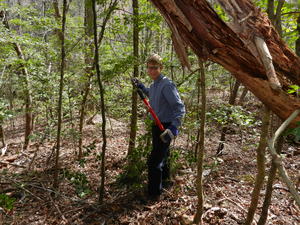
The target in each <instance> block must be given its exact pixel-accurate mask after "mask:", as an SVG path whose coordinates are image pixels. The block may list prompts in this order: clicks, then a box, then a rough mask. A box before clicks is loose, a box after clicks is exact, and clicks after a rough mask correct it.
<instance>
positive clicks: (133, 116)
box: [128, 0, 139, 155]
mask: <svg viewBox="0 0 300 225" xmlns="http://www.w3.org/2000/svg"><path fill="white" fill-rule="evenodd" d="M132 8H133V56H134V61H135V63H134V68H133V77H138V76H139V3H138V0H132ZM131 102H132V106H131V119H130V137H129V145H128V155H130V154H132V151H133V149H134V148H135V140H136V131H137V92H136V89H135V88H133V90H132V97H131Z"/></svg>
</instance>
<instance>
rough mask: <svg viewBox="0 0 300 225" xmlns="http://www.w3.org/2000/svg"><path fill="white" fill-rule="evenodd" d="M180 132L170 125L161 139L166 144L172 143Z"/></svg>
mask: <svg viewBox="0 0 300 225" xmlns="http://www.w3.org/2000/svg"><path fill="white" fill-rule="evenodd" d="M178 133H179V131H178V129H177V127H175V126H173V125H170V126H168V127H167V129H166V130H165V131H164V132H163V133H162V134H161V135H160V139H161V140H162V141H163V142H164V143H168V142H171V141H172V140H173V139H174V138H175V137H176V136H177V135H178Z"/></svg>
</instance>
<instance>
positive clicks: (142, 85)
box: [131, 78, 150, 97]
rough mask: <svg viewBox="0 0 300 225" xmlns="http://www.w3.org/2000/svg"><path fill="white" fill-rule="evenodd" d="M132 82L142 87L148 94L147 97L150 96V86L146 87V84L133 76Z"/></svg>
mask: <svg viewBox="0 0 300 225" xmlns="http://www.w3.org/2000/svg"><path fill="white" fill-rule="evenodd" d="M131 82H132V84H133V85H134V86H136V87H137V88H139V89H141V90H142V91H143V93H144V94H145V95H147V97H149V89H150V88H147V87H145V85H144V84H143V83H142V82H140V81H139V80H138V79H136V78H131Z"/></svg>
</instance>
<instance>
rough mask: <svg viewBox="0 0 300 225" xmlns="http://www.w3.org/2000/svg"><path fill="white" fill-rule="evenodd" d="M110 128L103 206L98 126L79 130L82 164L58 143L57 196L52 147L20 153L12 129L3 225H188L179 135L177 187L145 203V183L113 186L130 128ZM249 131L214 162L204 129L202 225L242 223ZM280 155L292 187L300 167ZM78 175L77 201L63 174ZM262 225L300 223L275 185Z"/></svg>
mask: <svg viewBox="0 0 300 225" xmlns="http://www.w3.org/2000/svg"><path fill="white" fill-rule="evenodd" d="M109 124H110V125H111V127H110V128H109V129H108V146H107V161H106V175H107V176H106V177H107V179H106V181H105V184H106V185H105V199H104V203H103V204H99V203H98V187H99V184H100V161H99V160H97V158H98V156H99V152H100V151H101V145H102V142H101V138H100V137H101V133H100V131H99V126H97V125H94V124H91V125H87V126H85V128H84V129H85V130H84V135H85V137H84V143H83V145H84V146H85V147H86V148H85V151H87V152H88V154H86V155H85V157H84V162H81V163H80V162H78V161H76V160H75V159H76V156H75V150H76V144H75V143H74V142H72V141H70V140H64V141H63V143H62V149H61V157H60V163H61V168H62V169H61V173H60V174H61V178H62V179H61V182H60V186H59V189H58V190H54V189H53V187H52V180H53V170H52V167H53V165H54V162H53V159H52V158H51V157H49V156H50V155H51V152H52V149H53V146H54V143H53V142H48V141H45V142H44V143H43V144H42V145H41V146H39V148H37V144H36V143H32V144H31V146H30V149H29V150H28V151H26V152H23V151H22V150H21V149H22V146H21V143H22V141H23V140H22V139H21V136H22V130H21V129H19V128H18V127H16V128H15V129H14V131H15V132H13V130H11V132H9V133H7V143H8V148H7V151H6V152H5V154H4V155H2V156H1V154H0V161H1V162H2V163H1V164H0V171H1V172H0V185H1V187H0V193H6V194H7V195H9V196H11V197H13V198H15V199H16V201H15V203H14V207H13V209H11V210H6V209H1V208H0V224H3V225H7V224H14V225H35V224H41V225H42V224H43V225H48V224H49V225H50V224H76V225H81V224H91V225H92V224H95V225H96V224H99V225H104V224H145V225H150V224H155V225H158V224H164V225H166V224H187V223H188V222H189V221H190V220H191V219H192V218H193V215H194V214H195V212H196V206H197V195H196V190H195V178H196V163H195V161H194V160H193V157H192V155H193V153H192V151H193V150H192V145H191V144H187V137H186V136H185V135H180V136H179V137H178V138H177V139H176V141H175V144H174V145H172V150H171V151H173V152H178V153H179V156H178V159H177V160H176V163H175V164H176V168H177V169H176V170H175V169H174V170H175V171H174V173H173V176H172V177H173V181H174V185H173V186H172V187H170V188H169V189H167V190H165V191H164V193H163V194H162V197H161V200H160V201H159V202H154V203H153V202H146V201H143V198H142V196H143V193H144V191H145V188H146V180H144V181H143V182H142V183H141V185H140V186H138V187H135V188H133V187H128V186H126V185H120V184H119V183H118V182H116V179H117V177H118V176H119V174H121V173H122V170H123V167H124V165H125V163H126V161H125V157H126V153H127V143H128V141H127V139H128V132H129V131H128V127H127V125H126V124H125V123H122V122H120V121H117V120H114V119H111V120H110V122H109ZM241 132H242V133H243V138H241V135H240V134H241ZM247 132H248V131H247V130H244V131H238V132H236V133H233V134H228V135H227V142H226V144H225V148H224V151H223V155H221V156H219V157H215V156H214V155H215V152H216V149H217V147H218V139H219V136H220V131H219V129H218V128H216V127H213V126H212V125H211V126H208V129H207V133H206V137H207V138H206V140H205V143H206V144H205V146H206V150H205V151H206V157H205V167H204V169H205V171H204V192H205V205H204V209H205V212H204V215H203V222H204V223H203V224H212V225H217V224H220V225H235V224H243V221H244V219H245V217H246V213H247V210H248V207H249V204H250V198H251V192H252V189H253V186H254V181H255V174H256V152H255V146H256V144H257V143H258V138H259V137H258V136H256V135H251V134H249V133H247ZM94 144H95V145H94ZM0 153H1V152H0ZM284 155H285V166H286V168H287V170H288V172H289V175H290V176H291V178H292V179H293V181H294V182H295V183H296V182H297V176H299V168H300V154H299V148H297V146H295V145H289V146H287V145H286V146H285V148H284ZM3 162H7V164H4V163H3ZM269 167H270V156H269V154H267V169H269ZM65 171H68V172H65ZM75 172H76V173H77V174H85V175H86V177H85V178H82V180H81V181H84V182H82V184H83V185H81V186H84V187H85V188H86V192H84V190H83V191H81V192H80V193H85V194H84V195H83V196H81V197H80V196H79V195H78V190H77V189H76V188H78V186H76V183H75V182H74V180H72V178H71V179H68V174H70V173H75ZM267 174H268V173H267ZM266 179H267V178H266ZM79 180H80V179H79ZM83 189H84V188H83ZM298 190H299V189H298ZM264 194H265V186H264V189H263V190H262V191H261V195H260V200H259V207H258V210H257V211H256V214H255V221H257V220H258V219H259V213H260V211H261V206H262V201H263V197H264ZM254 224H256V222H255V223H254ZM267 224H269V225H298V224H300V211H299V208H298V207H297V206H296V204H295V203H294V201H293V200H292V198H291V196H290V194H289V191H288V190H287V188H286V186H285V184H283V183H282V182H281V181H280V180H279V179H276V181H275V183H274V192H273V198H272V203H271V206H270V210H269V217H268V222H267Z"/></svg>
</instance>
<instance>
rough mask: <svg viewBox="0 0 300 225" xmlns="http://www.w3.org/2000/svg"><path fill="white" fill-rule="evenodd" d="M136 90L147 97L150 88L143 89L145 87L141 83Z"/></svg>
mask: <svg viewBox="0 0 300 225" xmlns="http://www.w3.org/2000/svg"><path fill="white" fill-rule="evenodd" d="M138 88H139V89H141V90H142V91H143V92H144V94H145V95H147V97H149V89H150V88H147V87H145V85H144V84H142V83H140V84H139V85H138Z"/></svg>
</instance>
